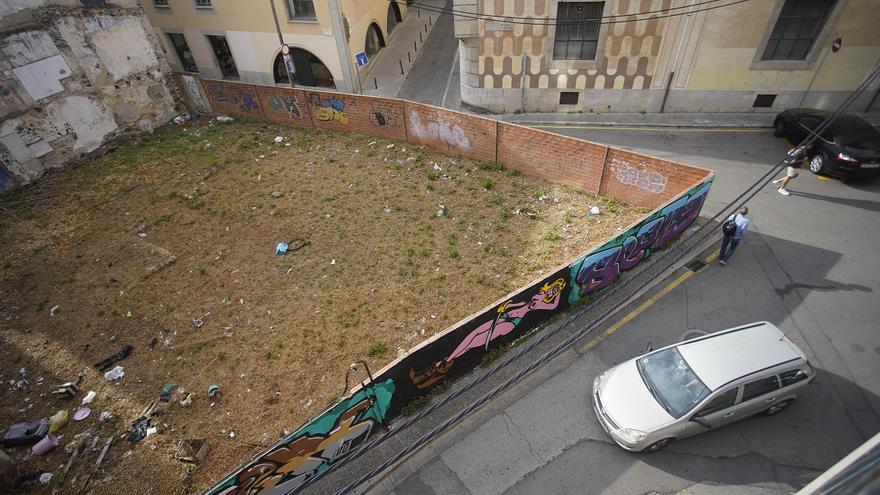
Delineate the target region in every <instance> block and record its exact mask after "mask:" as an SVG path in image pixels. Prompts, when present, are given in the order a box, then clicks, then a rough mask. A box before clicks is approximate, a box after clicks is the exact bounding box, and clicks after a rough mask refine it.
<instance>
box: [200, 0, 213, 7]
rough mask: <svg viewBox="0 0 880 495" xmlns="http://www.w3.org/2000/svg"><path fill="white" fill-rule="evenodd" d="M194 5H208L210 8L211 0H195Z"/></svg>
mask: <svg viewBox="0 0 880 495" xmlns="http://www.w3.org/2000/svg"><path fill="white" fill-rule="evenodd" d="M196 7H208V8H211V7H213V5H211V0H196Z"/></svg>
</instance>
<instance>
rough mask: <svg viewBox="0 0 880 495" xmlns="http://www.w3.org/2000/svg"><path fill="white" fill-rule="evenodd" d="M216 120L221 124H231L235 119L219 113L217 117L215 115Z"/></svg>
mask: <svg viewBox="0 0 880 495" xmlns="http://www.w3.org/2000/svg"><path fill="white" fill-rule="evenodd" d="M217 122H220V123H221V124H231V123H233V122H235V119H233V118H232V117H227V116H226V115H220V116H219V117H217Z"/></svg>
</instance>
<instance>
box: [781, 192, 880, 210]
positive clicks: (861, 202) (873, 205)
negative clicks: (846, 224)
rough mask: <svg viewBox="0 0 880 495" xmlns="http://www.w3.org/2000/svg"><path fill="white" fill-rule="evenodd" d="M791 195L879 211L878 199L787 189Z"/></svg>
mask: <svg viewBox="0 0 880 495" xmlns="http://www.w3.org/2000/svg"><path fill="white" fill-rule="evenodd" d="M789 192H790V193H791V195H792V196H799V197H803V198H808V199H815V200H818V201H827V202H829V203H834V204H838V205H843V206H849V207H852V208H858V209H861V210H867V211H880V202H878V201H869V200H866V199H850V198H837V197H834V196H824V195H822V194H815V193H807V192H800V191H789Z"/></svg>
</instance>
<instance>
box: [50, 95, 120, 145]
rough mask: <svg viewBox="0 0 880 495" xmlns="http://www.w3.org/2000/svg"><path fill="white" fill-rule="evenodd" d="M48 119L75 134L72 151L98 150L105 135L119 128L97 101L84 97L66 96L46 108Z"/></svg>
mask: <svg viewBox="0 0 880 495" xmlns="http://www.w3.org/2000/svg"><path fill="white" fill-rule="evenodd" d="M46 110H47V111H48V112H49V115H50V117H49V118H50V119H51V120H53V121H55V122H64V123H66V124H69V125H70V127H71V128H72V129H73V131H74V132H75V133H76V141H75V144H74V146H73V151H74V152H76V153H88V152H89V151H94V150H96V149H98V147H99V146H101V144H103V142H104V138H105V137H106V136H107V134H110V133H111V132H113V131H115V130H116V129H118V128H119V126H117V125H116V121H114V120H113V114H112V113H111V112H110V111H109V110H108V109H107V108H106V107H105V106H104V105H103V104H102V103H101V102H99V101H95V100H91V99H89V98H86V97H84V96H68V97H67V98H64V99H63V100H56V101H55V102H53V103H52V104H51V105H49V106H48V107H46Z"/></svg>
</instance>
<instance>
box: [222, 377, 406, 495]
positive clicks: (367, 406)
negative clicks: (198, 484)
mask: <svg viewBox="0 0 880 495" xmlns="http://www.w3.org/2000/svg"><path fill="white" fill-rule="evenodd" d="M393 395H394V383H393V382H392V381H391V380H390V379H388V380H385V381H384V382H382V383H375V384H373V385H372V386H370V387H368V388H367V389H365V390H360V391H358V392H357V393H355V394H354V395H352V396H351V397H350V398H348V399H346V400H343V401H341V402H340V403H339V404H337V405H336V406H334V407H333V408H332V409H330V410H329V411H327V412H325V413H324V414H322V415H321V416H319V417H318V418H317V419H315V420H313V421H312V422H311V423H309V424H308V425H306V426H304V427H303V428H301V429H300V430H298V431H296V432H294V433H293V434H291V435H290V436H288V437H285V438H282V439H281V441H279V442H278V443H277V444H276V445H275V446H274V447H272V448H271V449H269V450H268V451H266V452H264V453H263V454H260V455H259V456H257V457H256V458H255V459H254V460H252V461H251V462H248V463H246V464H245V465H243V466H242V467H241V468H240V469H239V470H237V472H236V473H235V474H233V475H232V476H230V477H229V478H227V479H226V480H225V481H223V482H222V483H220V484H219V485H217V486H215V487H214V488H212V489H210V490H208V492H207V494H209V495H244V494H253V495H257V494H264V495H266V494H270V493H271V494H282V493H293V492H295V491H296V490H298V489H299V488H300V487H301V486H303V484H305V483H306V482H308V481H309V480H310V479H312V478H314V477H315V476H317V475H318V474H320V473H321V472H323V471H326V470H328V469H330V467H331V466H333V464H335V463H337V462H339V461H340V460H341V459H343V458H345V456H346V455H348V454H349V453H351V452H353V451H354V450H356V449H357V448H358V447H359V446H360V445H361V444H362V443H363V442H364V441H365V440H366V439H367V438H368V437H369V436H370V432H371V431H373V428H374V427H375V426H376V423H382V422H384V421H385V419H386V414H387V412H388V405H389V403H390V402H391V398H392V396H393Z"/></svg>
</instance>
